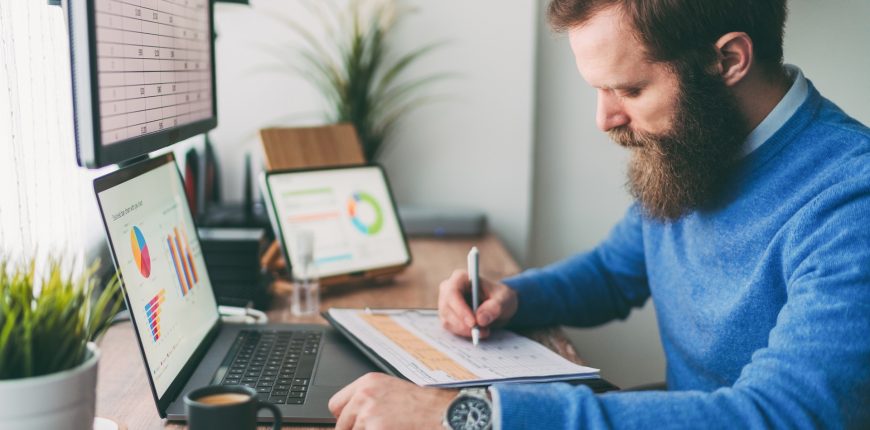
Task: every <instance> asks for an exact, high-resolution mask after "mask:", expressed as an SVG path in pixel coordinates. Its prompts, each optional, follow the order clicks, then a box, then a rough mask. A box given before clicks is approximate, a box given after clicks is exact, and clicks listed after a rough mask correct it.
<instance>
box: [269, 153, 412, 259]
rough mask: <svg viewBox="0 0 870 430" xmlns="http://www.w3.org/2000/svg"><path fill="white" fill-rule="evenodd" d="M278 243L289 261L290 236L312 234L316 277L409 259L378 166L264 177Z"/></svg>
mask: <svg viewBox="0 0 870 430" xmlns="http://www.w3.org/2000/svg"><path fill="white" fill-rule="evenodd" d="M266 181H267V184H266V185H267V187H268V189H269V196H268V198H270V199H271V201H270V203H271V207H272V208H273V212H274V213H273V214H272V215H273V216H274V218H275V219H277V229H276V230H277V231H278V232H279V234H281V236H282V239H283V240H282V244H284V245H286V246H288V247H289V250H288V251H289V254H290V259H291V264H293V265H295V264H296V263H297V262H296V261H295V260H294V257H295V254H294V249H293V248H294V245H295V241H294V240H293V239H294V234H295V232H296V231H298V230H309V231H311V232H313V235H314V262H315V264H316V265H317V269H318V270H319V273H320V275H321V276H332V275H337V274H345V273H351V272H355V271H361V270H371V269H378V268H383V267H390V266H396V265H400V264H404V263H407V262H408V260H409V259H410V255H409V253H408V248H407V245H406V243H405V238H404V236H403V234H402V228H401V226H400V224H399V220H398V216H397V215H396V210H395V207H394V205H393V199H392V196H391V195H390V190H389V187H388V185H387V182H386V178H385V177H384V174H383V172H382V171H381V169H380V168H379V167H378V166H354V167H340V168H328V169H317V170H309V171H287V172H272V173H269V174H268V175H267V177H266Z"/></svg>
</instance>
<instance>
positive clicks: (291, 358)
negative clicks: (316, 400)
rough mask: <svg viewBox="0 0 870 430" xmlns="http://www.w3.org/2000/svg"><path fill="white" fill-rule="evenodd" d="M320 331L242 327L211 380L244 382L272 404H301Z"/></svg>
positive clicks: (224, 382)
mask: <svg viewBox="0 0 870 430" xmlns="http://www.w3.org/2000/svg"><path fill="white" fill-rule="evenodd" d="M321 335H322V333H321V332H319V331H281V330H277V331H276V330H243V331H241V332H239V335H238V337H237V338H236V340H235V342H233V346H232V347H231V348H230V350H229V352H227V356H226V358H224V361H223V363H222V364H221V367H220V368H219V369H218V371H217V373H216V374H215V381H220V382H219V383H220V384H221V385H246V386H248V387H251V388H254V389H256V390H257V393H259V397H260V398H261V399H263V400H268V401H269V402H272V403H275V404H281V405H283V404H290V405H301V404H303V403H305V396H306V395H307V394H308V386H309V382H310V381H311V375H312V374H313V373H314V363H315V361H316V359H317V352H318V351H320V341H321Z"/></svg>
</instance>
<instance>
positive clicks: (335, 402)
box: [327, 379, 359, 418]
mask: <svg viewBox="0 0 870 430" xmlns="http://www.w3.org/2000/svg"><path fill="white" fill-rule="evenodd" d="M358 383H359V379H357V380H356V381H353V382H351V383H350V384H348V385H347V386H346V387H344V388H342V389H341V390H339V391H338V392H337V393H335V394H333V396H332V398H330V399H329V403H327V407H328V408H329V412H332V415H333V416H334V417H336V418H338V417H339V416H340V415H341V413H342V411H343V410H344V407H345V406H347V402H348V401H350V399H351V398H352V397H353V393H354V392H355V391H356V388H357V384H358Z"/></svg>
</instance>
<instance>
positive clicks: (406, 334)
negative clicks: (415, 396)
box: [322, 308, 615, 391]
mask: <svg viewBox="0 0 870 430" xmlns="http://www.w3.org/2000/svg"><path fill="white" fill-rule="evenodd" d="M322 315H323V318H325V319H326V320H327V321H328V322H329V323H330V325H332V326H333V327H334V328H335V329H336V330H337V331H338V332H339V333H341V334H342V335H343V336H345V337H346V338H347V339H348V340H349V341H350V342H351V343H352V344H353V345H354V346H356V347H357V348H358V349H359V350H360V351H361V352H363V354H365V355H366V356H367V357H368V358H369V359H370V360H371V361H372V362H373V363H375V364H376V365H377V366H378V367H379V368H381V369H382V370H383V371H384V372H385V373H387V374H390V375H392V376H396V377H399V378H402V379H406V380H408V381H411V382H413V383H415V384H417V385H420V386H429V387H439V388H459V387H476V386H488V385H491V384H493V383H497V382H517V383H519V382H523V383H534V382H569V383H575V384H576V383H583V384H587V385H590V387H595V388H598V389H597V390H596V391H608V390H611V389H614V388H615V387H614V386H612V385H611V384H610V383H607V382H606V381H604V384H601V383H600V381H602V380H601V379H600V376H599V371H598V369H594V368H589V367H585V366H581V365H578V364H576V363H572V362H570V361H568V360H566V359H565V358H564V357H561V356H560V355H558V354H556V353H555V352H553V351H551V350H549V349H547V348H546V347H544V346H543V345H541V344H539V343H537V342H535V341H533V340H531V339H528V338H526V337H523V336H520V335H518V334H516V333H513V332H510V331H508V330H495V331H493V332H492V334H491V336H490V337H489V338H488V339H487V340H484V341H482V342H481V344H480V346H479V347H475V346H472V344H471V342H470V341H469V340H468V339H465V338H461V337H459V336H455V335H453V334H451V333H449V332H447V331H446V330H444V329H443V328H442V327H441V326H440V322H439V321H438V316H437V311H435V310H433V309H376V310H372V309H368V308H366V309H346V308H344V309H342V308H331V309H329V310H328V311H327V312H324V313H323V314H322Z"/></svg>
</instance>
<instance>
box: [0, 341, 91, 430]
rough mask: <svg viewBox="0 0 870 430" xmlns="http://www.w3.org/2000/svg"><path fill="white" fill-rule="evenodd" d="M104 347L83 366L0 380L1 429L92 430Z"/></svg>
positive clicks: (89, 348) (89, 355) (89, 347)
mask: <svg viewBox="0 0 870 430" xmlns="http://www.w3.org/2000/svg"><path fill="white" fill-rule="evenodd" d="M99 359H100V350H99V349H98V348H97V346H96V345H95V344H94V343H89V344H88V352H87V353H86V355H85V362H84V363H82V364H81V365H79V366H77V367H75V368H72V369H70V370H65V371H63V372H58V373H52V374H50V375H44V376H38V377H35V378H23V379H12V380H4V381H0V430H7V429H10V430H11V429H16V430H31V429H32V430H43V429H44V430H57V429H70V430H92V429H93V426H94V412H95V407H96V391H97V361H98V360H99Z"/></svg>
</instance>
